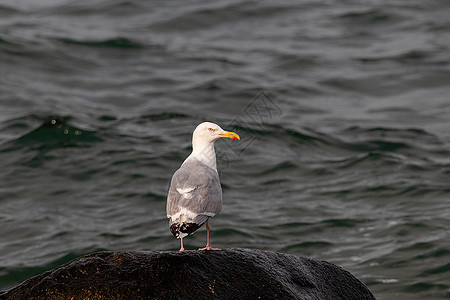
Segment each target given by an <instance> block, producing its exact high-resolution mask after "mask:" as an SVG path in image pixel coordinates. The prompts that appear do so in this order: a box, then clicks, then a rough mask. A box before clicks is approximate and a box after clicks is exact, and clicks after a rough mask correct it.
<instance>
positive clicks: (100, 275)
mask: <svg viewBox="0 0 450 300" xmlns="http://www.w3.org/2000/svg"><path fill="white" fill-rule="evenodd" d="M72 298H73V299H333V300H338V299H358V300H362V299H375V298H374V296H373V295H372V294H371V292H370V291H369V290H368V288H367V287H366V286H365V285H364V284H363V283H362V282H361V281H359V280H358V279H357V278H356V277H354V276H353V275H352V274H350V273H349V272H348V271H346V270H344V269H342V268H341V267H338V266H336V265H334V264H331V263H329V262H325V261H317V260H312V259H308V258H303V257H298V256H294V255H289V254H283V253H278V252H271V251H262V250H251V249H225V250H222V251H205V252H203V251H186V252H178V251H176V252H175V251H148V252H147V251H139V252H137V251H125V252H109V251H106V252H99V253H94V254H90V255H86V256H83V257H80V258H77V259H75V260H73V261H72V262H70V263H68V264H65V265H63V266H60V267H58V268H56V269H54V270H51V271H48V272H45V273H43V274H40V275H38V276H35V277H33V278H31V279H29V280H27V281H25V282H23V283H22V284H20V285H18V286H16V287H14V288H12V289H11V290H9V291H5V292H0V299H72Z"/></svg>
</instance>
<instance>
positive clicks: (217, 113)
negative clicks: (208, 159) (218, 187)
mask: <svg viewBox="0 0 450 300" xmlns="http://www.w3.org/2000/svg"><path fill="white" fill-rule="evenodd" d="M449 15H450V5H449V3H447V2H446V1H426V2H424V1H395V3H394V2H392V1H381V0H379V1H366V2H361V1H322V2H317V1H280V2H276V3H275V2H269V1H220V2H210V1H185V2H183V4H181V3H180V2H172V1H170V2H168V1H152V2H148V3H147V2H141V1H123V0H117V1H116V0H105V1H95V3H93V2H91V1H77V2H73V1H52V0H41V1H26V0H23V1H15V0H14V1H13V0H6V1H2V2H1V4H0V290H4V289H7V288H10V287H12V286H14V285H16V284H18V283H20V282H22V281H23V280H26V279H27V278H29V277H30V276H33V275H36V274H39V273H41V272H43V271H46V270H48V269H51V268H54V267H56V266H58V265H61V264H63V263H65V262H67V261H70V260H72V259H73V258H75V257H78V256H80V255H83V254H86V253H90V252H93V251H98V250H103V249H108V250H144V249H147V250H148V249H150V250H175V249H178V247H179V242H178V241H177V240H176V239H175V238H174V237H173V236H172V235H171V234H170V232H169V229H168V222H167V219H166V213H165V201H166V193H167V189H168V185H169V181H170V178H171V176H172V174H173V172H174V171H175V170H176V169H177V168H178V167H179V165H180V164H181V163H182V161H183V160H184V159H185V158H186V156H187V155H188V154H189V153H190V138H191V137H190V135H191V133H192V130H193V129H194V128H195V126H196V125H197V124H198V123H200V122H201V121H205V120H208V121H212V122H216V123H218V124H219V125H221V126H222V127H223V128H224V129H229V130H233V131H236V132H237V133H238V134H239V135H240V136H241V138H242V139H241V141H239V142H238V143H236V142H235V141H219V142H217V143H216V151H217V152H218V165H219V169H220V176H221V181H222V185H223V192H224V207H223V210H222V212H221V214H220V215H218V216H217V217H215V218H214V219H213V220H212V222H211V226H212V230H213V231H212V241H213V245H214V246H216V247H221V248H227V247H248V248H257V249H269V250H275V251H281V252H286V253H293V254H297V255H302V256H308V257H314V258H318V259H325V260H329V261H332V262H334V263H337V264H339V265H341V266H343V267H345V268H347V269H348V270H350V271H351V272H352V273H353V274H355V275H356V276H357V277H358V278H360V279H361V280H362V281H364V282H365V283H366V284H367V285H368V286H369V288H370V289H371V290H372V291H373V293H374V294H375V296H376V297H377V299H446V298H449V297H450V280H449V278H450V265H449V261H450V236H449V228H450V134H449V132H450V97H449V92H450V68H449V66H450V63H449V62H450V51H449V50H450V49H449V48H450V43H449V40H450V39H449V34H448V32H449V30H450V24H449V21H448V16H449ZM185 242H186V245H185V246H187V248H190V249H195V248H198V247H203V246H204V243H205V229H204V228H203V229H202V230H200V231H198V232H196V233H195V234H194V235H193V236H190V237H189V238H187V239H186V240H185Z"/></svg>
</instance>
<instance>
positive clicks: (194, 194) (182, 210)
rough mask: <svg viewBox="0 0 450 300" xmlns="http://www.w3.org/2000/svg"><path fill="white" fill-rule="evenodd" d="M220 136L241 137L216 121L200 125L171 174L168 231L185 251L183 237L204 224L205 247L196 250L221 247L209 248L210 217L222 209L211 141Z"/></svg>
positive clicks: (181, 249)
mask: <svg viewBox="0 0 450 300" xmlns="http://www.w3.org/2000/svg"><path fill="white" fill-rule="evenodd" d="M220 138H230V139H234V140H235V139H238V140H239V139H240V138H239V135H237V134H236V133H234V132H231V131H225V130H223V129H222V128H220V126H219V125H217V124H214V123H211V122H203V123H201V124H199V125H198V126H197V127H196V128H195V130H194V133H193V134H192V153H191V154H190V155H189V156H188V157H187V158H186V160H185V161H184V162H183V164H182V165H181V167H180V168H179V169H178V170H177V171H176V172H175V173H174V174H173V176H172V180H171V182H170V188H169V193H168V195H167V207H166V210H167V218H169V228H170V232H171V233H172V234H173V235H174V236H175V237H176V238H179V239H181V248H180V251H184V250H185V249H184V247H183V238H184V237H186V236H187V235H189V234H192V233H194V231H196V230H197V229H198V228H200V227H201V226H202V225H203V224H205V223H206V231H207V233H206V247H204V248H200V249H199V250H220V249H219V248H212V247H211V244H210V242H209V230H210V226H209V218H212V217H214V216H215V215H217V214H218V213H219V212H220V211H221V210H222V187H221V186H220V180H219V174H218V173H217V165H216V152H215V151H214V142H215V141H216V140H218V139H220Z"/></svg>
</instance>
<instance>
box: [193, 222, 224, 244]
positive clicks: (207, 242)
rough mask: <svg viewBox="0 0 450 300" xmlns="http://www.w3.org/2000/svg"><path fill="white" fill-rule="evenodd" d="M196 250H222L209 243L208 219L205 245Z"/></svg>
mask: <svg viewBox="0 0 450 300" xmlns="http://www.w3.org/2000/svg"><path fill="white" fill-rule="evenodd" d="M198 250H222V249H219V248H211V245H210V244H209V220H208V221H206V247H205V248H200V249H198Z"/></svg>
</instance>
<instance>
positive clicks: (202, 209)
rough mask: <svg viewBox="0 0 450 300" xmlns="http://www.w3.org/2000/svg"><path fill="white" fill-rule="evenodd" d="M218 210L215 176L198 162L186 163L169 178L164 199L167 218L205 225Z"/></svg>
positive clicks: (218, 182) (219, 196)
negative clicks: (170, 179) (168, 186)
mask: <svg viewBox="0 0 450 300" xmlns="http://www.w3.org/2000/svg"><path fill="white" fill-rule="evenodd" d="M221 210H222V188H221V186H220V181H219V174H217V171H216V170H214V169H211V168H210V167H208V166H206V165H205V164H203V163H202V162H200V161H198V160H191V161H186V162H185V163H184V164H183V165H182V166H181V167H180V168H179V169H178V170H177V171H176V172H175V174H174V175H173V177H172V181H171V183H170V188H169V194H168V197H167V217H168V218H171V222H170V223H171V224H172V223H173V222H175V221H177V222H179V221H180V218H181V219H182V220H181V222H183V221H184V222H191V223H196V224H199V225H201V224H203V223H205V222H206V221H207V220H208V218H209V217H213V216H214V215H216V214H218V213H219V212H220V211H221ZM183 218H184V219H183Z"/></svg>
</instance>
